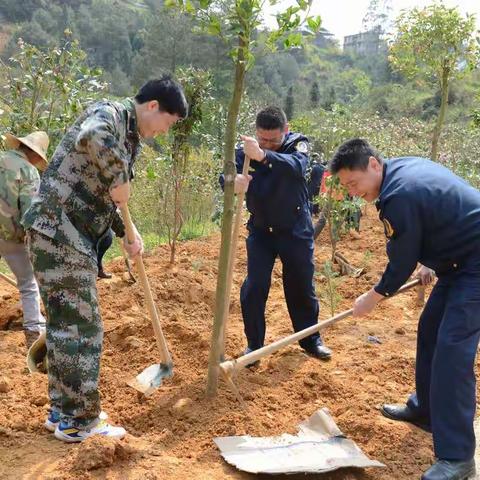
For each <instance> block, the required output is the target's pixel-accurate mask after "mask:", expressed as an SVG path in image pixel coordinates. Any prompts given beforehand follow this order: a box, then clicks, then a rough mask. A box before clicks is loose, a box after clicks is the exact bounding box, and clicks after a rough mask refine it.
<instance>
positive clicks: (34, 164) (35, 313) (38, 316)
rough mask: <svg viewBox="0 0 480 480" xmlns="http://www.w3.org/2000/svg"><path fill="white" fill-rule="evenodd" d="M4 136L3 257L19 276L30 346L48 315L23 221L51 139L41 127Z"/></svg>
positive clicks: (0, 165) (0, 171)
mask: <svg viewBox="0 0 480 480" xmlns="http://www.w3.org/2000/svg"><path fill="white" fill-rule="evenodd" d="M5 137H6V138H5V144H6V145H7V148H9V150H7V151H5V152H0V257H3V259H4V260H5V261H6V262H7V265H8V266H9V268H10V270H11V271H12V272H13V274H14V275H15V277H16V280H17V286H18V289H19V290H20V295H21V300H22V309H23V329H24V332H25V343H26V346H27V349H28V348H29V347H30V345H31V344H32V343H33V342H34V341H35V340H36V339H37V338H38V337H39V335H40V334H41V333H42V331H44V330H45V318H44V317H43V315H42V313H41V311H40V293H39V290H38V285H37V282H36V280H35V276H34V273H33V267H32V264H31V262H30V258H29V253H28V248H27V245H26V243H25V230H24V229H23V227H22V225H21V223H20V222H21V219H22V216H23V214H24V213H25V212H26V211H27V210H28V208H29V207H30V205H31V203H32V199H33V197H34V196H35V194H36V193H37V191H38V187H39V185H40V174H39V173H38V170H41V171H43V170H45V169H46V167H47V165H48V162H47V149H48V144H49V139H48V135H47V134H46V133H45V132H41V131H37V132H33V133H30V134H29V135H27V136H25V137H16V136H15V135H12V134H11V133H7V134H6V135H5ZM37 169H38V170H37Z"/></svg>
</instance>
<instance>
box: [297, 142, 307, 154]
mask: <svg viewBox="0 0 480 480" xmlns="http://www.w3.org/2000/svg"><path fill="white" fill-rule="evenodd" d="M295 149H296V150H297V152H300V153H308V143H307V142H298V143H297V144H296V145H295Z"/></svg>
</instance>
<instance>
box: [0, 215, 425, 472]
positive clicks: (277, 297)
mask: <svg viewBox="0 0 480 480" xmlns="http://www.w3.org/2000/svg"><path fill="white" fill-rule="evenodd" d="M239 243H240V245H241V248H240V252H239V255H238V260H237V268H236V273H235V275H234V286H233V289H232V290H233V291H232V298H233V301H232V307H231V316H230V317H231V318H230V323H229V332H228V341H227V348H226V350H227V356H237V355H238V354H239V353H240V352H241V351H242V349H243V348H244V347H245V339H244V334H243V323H242V320H241V313H240V307H239V302H238V298H239V289H240V285H241V283H242V281H243V278H244V274H245V268H246V267H245V249H244V242H243V241H240V242H239ZM384 249H385V240H384V234H383V228H382V225H381V223H380V222H379V221H378V219H377V216H376V214H375V212H374V210H373V209H372V210H371V211H370V212H369V213H368V215H367V217H366V218H364V219H363V220H362V232H361V235H360V237H359V238H357V236H356V235H347V236H346V237H345V238H344V239H343V240H342V241H341V242H340V245H339V251H340V252H341V253H342V254H343V255H344V256H345V257H346V258H347V259H348V260H349V261H350V262H351V263H352V264H354V265H355V266H357V267H362V268H364V270H365V273H364V274H363V275H362V276H361V277H359V278H356V279H354V278H349V277H340V278H338V280H337V281H336V283H337V284H338V286H337V287H336V294H337V299H338V304H337V306H336V311H340V310H343V309H346V308H350V306H351V302H352V299H354V298H355V297H356V296H357V295H358V294H360V293H363V292H364V291H366V290H367V289H368V288H370V287H371V286H372V285H373V284H374V282H375V281H376V280H377V278H378V276H379V274H380V273H381V272H382V271H383V267H384V265H385V253H384ZM218 251H219V236H218V235H214V236H212V237H210V238H206V239H203V240H197V241H191V242H186V243H183V244H181V245H180V248H179V251H178V260H177V262H176V264H175V265H174V266H171V265H170V264H169V263H168V259H169V252H168V249H167V248H166V247H161V248H159V249H157V250H156V251H155V252H153V253H151V254H150V255H148V257H147V258H146V259H145V262H146V268H147V273H148V276H149V279H150V283H151V286H152V289H153V296H154V299H155V302H156V304H157V307H158V311H159V313H160V317H161V321H162V325H163V328H164V331H165V335H166V337H167V341H168V343H169V347H170V349H171V352H172V356H173V362H174V376H173V378H171V379H168V380H166V381H165V382H164V384H163V385H162V386H161V388H159V389H158V391H156V392H155V393H154V394H153V395H152V396H151V397H149V398H147V399H144V398H139V397H138V395H137V392H136V391H134V390H132V389H131V388H130V387H128V386H127V385H126V380H128V379H129V378H132V377H134V376H135V375H137V374H138V373H140V372H141V371H142V370H143V369H144V368H146V367H147V366H149V365H151V364H153V363H158V361H159V357H158V351H157V347H156V343H155V338H154V335H153V329H152V326H151V323H150V320H149V318H148V315H147V313H146V310H145V306H144V300H143V293H142V291H141V286H140V284H139V282H137V283H136V284H133V285H130V284H128V283H127V282H125V281H124V279H123V273H124V263H123V259H122V258H117V259H115V260H114V261H113V262H112V263H111V264H110V265H109V269H110V270H111V271H113V272H114V277H113V278H112V279H111V280H104V281H100V282H99V283H98V288H99V297H100V299H101V311H102V315H103V319H104V324H105V340H104V350H103V357H102V370H101V382H100V389H101V394H102V407H103V409H104V410H105V411H106V412H108V414H109V419H110V421H111V422H112V423H114V424H119V425H122V426H123V427H125V428H126V429H127V431H128V432H129V434H130V436H129V439H128V440H127V441H122V442H112V441H109V440H107V439H91V440H89V441H88V442H86V443H85V444H83V445H81V446H70V445H65V444H62V443H61V442H58V441H56V440H55V439H53V438H52V436H51V434H49V433H48V432H46V430H44V427H43V421H44V419H45V415H46V411H47V408H48V404H45V403H43V402H44V400H45V398H46V397H45V396H46V383H47V382H46V378H45V376H42V375H28V374H27V373H26V369H25V358H24V350H25V347H24V341H23V338H22V334H21V332H19V331H12V330H6V331H1V330H0V365H2V376H5V377H6V378H7V379H8V381H7V387H4V388H3V389H2V388H0V458H2V462H1V463H0V478H2V479H15V480H16V479H18V478H42V479H43V478H46V479H51V478H52V479H53V478H55V479H57V478H65V479H69V478H78V477H76V473H77V472H78V471H80V470H81V471H83V472H85V473H84V474H82V478H109V479H121V478H129V479H137V478H138V479H140V478H141V479H143V480H145V479H149V478H152V479H155V478H161V479H162V480H163V479H174V478H187V479H190V478H192V479H193V478H194V479H196V480H197V479H200V480H202V479H205V480H206V479H208V480H220V479H225V478H236V479H247V478H250V476H249V475H245V474H241V473H238V472H235V470H234V469H233V468H232V467H230V466H227V465H225V464H224V463H223V461H222V460H221V458H220V456H219V454H218V451H217V450H216V448H215V446H214V444H213V441H212V439H213V438H214V437H217V436H225V435H243V434H249V435H262V436H264V435H276V434H280V433H283V432H289V433H294V432H295V431H296V425H297V424H298V423H299V422H300V421H302V420H304V419H305V418H308V417H309V416H310V415H311V414H312V413H313V412H314V411H315V410H317V409H318V408H321V407H328V408H329V409H330V411H331V413H332V415H333V417H334V418H335V420H336V421H337V423H338V425H339V427H340V428H341V430H342V431H343V432H344V433H345V434H346V435H348V436H349V437H350V438H352V439H353V440H354V441H356V442H357V443H358V444H359V446H360V447H361V448H362V449H363V450H364V451H365V453H366V454H367V455H370V456H371V457H373V458H375V459H377V460H379V461H381V462H383V463H385V464H386V465H387V468H386V469H383V470H372V471H366V472H362V471H359V470H352V471H349V472H347V473H345V472H337V473H332V474H330V475H326V476H322V479H332V480H333V479H335V480H339V479H343V478H349V479H352V480H360V479H362V480H365V479H369V480H371V479H372V480H373V479H375V480H377V479H378V480H392V479H399V480H407V479H408V480H410V479H412V478H418V477H419V476H420V473H421V472H422V471H423V470H425V469H426V468H427V467H428V466H429V465H430V463H431V461H432V445H431V437H430V436H429V435H427V434H426V433H424V432H422V431H421V430H419V429H416V428H414V427H409V426H408V425H402V424H399V423H394V422H391V421H389V420H387V419H385V418H384V417H382V416H381V415H380V414H379V412H378V408H379V406H380V405H381V404H382V403H384V402H398V401H403V400H405V399H406V397H407V395H408V394H409V392H410V391H411V389H412V387H413V385H414V371H413V366H414V361H415V343H416V339H415V336H416V323H417V319H418V314H419V309H418V307H416V305H415V294H414V293H413V292H412V293H407V294H404V295H402V296H399V297H395V298H392V299H390V300H388V301H387V302H385V303H384V304H383V305H381V306H379V308H378V309H377V311H376V312H375V314H373V315H371V316H370V317H368V318H366V319H361V320H354V319H352V318H349V319H345V320H343V321H341V322H339V323H338V324H337V325H335V326H333V327H331V328H329V329H328V330H327V331H325V332H324V333H323V338H324V340H325V343H326V344H327V345H328V346H330V347H331V348H332V349H333V352H334V353H333V357H332V360H331V361H330V362H319V361H317V360H315V359H312V358H311V357H309V356H307V355H305V354H304V353H303V351H302V350H301V349H300V348H299V347H298V345H292V346H290V347H287V348H285V349H283V350H281V351H280V352H277V353H276V354H274V355H272V356H270V357H267V358H266V359H264V360H262V362H261V363H260V366H259V367H258V368H256V369H253V370H245V371H242V372H240V373H239V375H238V376H237V378H236V379H235V383H236V384H237V386H238V388H239V389H240V391H241V393H242V395H243V398H244V400H245V402H246V404H247V410H242V409H241V408H240V406H239V404H238V402H237V401H236V399H235V397H234V395H233V394H232V393H231V392H230V390H229V389H228V388H227V387H226V386H225V385H224V384H223V383H221V384H220V388H219V394H218V396H217V397H216V398H215V399H213V400H209V399H206V398H205V395H204V392H205V384H206V369H207V368H206V367H207V363H208V353H209V346H210V339H211V329H212V318H213V307H214V299H215V286H216V274H217V254H218ZM330 255H331V249H330V246H329V242H328V239H327V237H326V232H325V233H322V236H321V238H320V240H319V241H318V243H317V246H316V263H317V270H318V275H317V277H316V278H317V291H318V293H319V295H321V294H322V292H325V290H326V288H325V287H326V281H327V280H326V279H325V277H324V276H323V273H322V265H323V263H324V262H325V260H327V259H329V258H330ZM321 296H322V297H324V295H321ZM7 297H8V298H7ZM17 302H18V295H17V294H16V293H14V290H13V289H11V288H9V286H5V288H4V287H3V285H2V286H1V287H0V312H1V313H0V318H2V319H3V318H4V316H5V313H4V312H8V311H9V310H8V309H10V308H14V306H15V304H16V303H17ZM329 311H330V309H329V307H328V306H326V305H322V308H321V318H322V319H323V318H327V317H328V316H329ZM7 315H8V313H7ZM267 323H268V327H267V342H271V341H273V340H276V339H278V338H281V337H284V336H286V335H288V334H290V333H291V332H292V327H291V323H290V319H289V316H288V312H287V309H286V306H285V301H284V295H283V289H282V281H281V268H280V266H279V265H278V264H277V265H276V267H275V269H274V273H273V278H272V289H271V293H270V297H269V301H268V305H267ZM371 337H376V339H377V340H379V342H380V343H377V342H374V343H372V341H371ZM2 390H5V391H2ZM126 445H127V446H128V445H131V446H133V448H134V449H133V451H130V450H128V449H127V453H126V454H125V452H123V450H122V448H124V447H125V446H126ZM125 448H126V447H125ZM122 452H123V453H122ZM38 472H40V474H39V473H38ZM59 472H62V475H63V476H62V477H59V475H60V474H59ZM34 475H37V476H36V477H35V476H34ZM346 475H347V476H346ZM298 478H304V477H298ZM292 480H295V477H292Z"/></svg>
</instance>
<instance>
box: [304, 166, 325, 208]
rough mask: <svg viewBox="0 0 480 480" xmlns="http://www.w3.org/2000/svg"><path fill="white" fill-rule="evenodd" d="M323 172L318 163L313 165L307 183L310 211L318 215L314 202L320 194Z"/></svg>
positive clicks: (316, 203) (323, 168) (316, 205)
mask: <svg viewBox="0 0 480 480" xmlns="http://www.w3.org/2000/svg"><path fill="white" fill-rule="evenodd" d="M324 172H325V167H324V166H323V165H321V164H320V163H313V164H312V167H311V170H310V176H309V179H308V183H307V190H308V200H309V201H310V210H311V212H312V213H313V214H318V213H319V206H318V202H316V201H315V197H318V195H319V194H320V187H321V186H322V178H323V174H324Z"/></svg>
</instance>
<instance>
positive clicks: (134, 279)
mask: <svg viewBox="0 0 480 480" xmlns="http://www.w3.org/2000/svg"><path fill="white" fill-rule="evenodd" d="M119 244H120V250H121V251H122V255H123V260H124V261H125V268H126V269H127V273H128V278H129V281H130V282H131V283H135V282H136V281H137V279H136V278H135V277H134V276H133V273H132V267H131V265H130V260H129V258H128V255H127V252H126V251H125V247H124V246H123V241H122V240H120V241H119Z"/></svg>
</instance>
